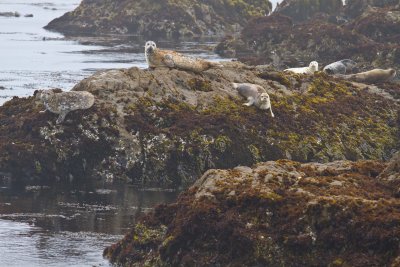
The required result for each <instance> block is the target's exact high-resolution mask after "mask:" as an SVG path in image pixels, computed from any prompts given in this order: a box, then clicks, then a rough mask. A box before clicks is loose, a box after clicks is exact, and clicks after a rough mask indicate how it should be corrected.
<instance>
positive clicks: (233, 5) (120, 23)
mask: <svg viewBox="0 0 400 267" xmlns="http://www.w3.org/2000/svg"><path fill="white" fill-rule="evenodd" d="M271 8H272V5H271V3H270V2H269V1H268V0H261V1H259V0H245V1H232V0H218V1H201V2H199V1H194V0H185V1H182V0H180V1H176V0H167V1H165V0H153V1H147V0H144V1H143V0H142V1H129V0H123V1H118V2H117V3H116V2H115V1H112V0H103V1H91V0H84V1H82V3H81V4H80V5H79V7H78V8H76V9H75V10H74V11H72V12H68V13H66V14H64V15H63V16H62V17H60V18H57V19H55V20H53V21H51V22H50V23H49V24H48V25H47V26H46V27H45V28H46V29H49V30H56V31H60V32H62V33H64V34H69V35H77V34H82V33H83V34H87V33H89V34H93V33H97V34H104V33H107V34H110V33H112V34H116V33H117V34H134V35H140V36H146V37H152V38H166V37H167V38H170V37H174V38H175V37H181V36H182V37H185V36H189V37H190V36H210V35H222V34H224V33H226V32H235V31H237V30H238V29H240V28H241V27H242V26H243V25H244V23H245V22H246V21H247V20H248V19H249V18H251V17H255V16H263V15H265V14H268V13H269V12H270V11H271Z"/></svg>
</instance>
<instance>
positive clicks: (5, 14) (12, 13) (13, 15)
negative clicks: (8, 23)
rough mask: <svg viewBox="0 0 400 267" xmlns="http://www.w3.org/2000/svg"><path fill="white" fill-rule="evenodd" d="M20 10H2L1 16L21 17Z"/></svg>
mask: <svg viewBox="0 0 400 267" xmlns="http://www.w3.org/2000/svg"><path fill="white" fill-rule="evenodd" d="M20 16H21V14H19V13H18V12H0V17H16V18H17V17H20Z"/></svg>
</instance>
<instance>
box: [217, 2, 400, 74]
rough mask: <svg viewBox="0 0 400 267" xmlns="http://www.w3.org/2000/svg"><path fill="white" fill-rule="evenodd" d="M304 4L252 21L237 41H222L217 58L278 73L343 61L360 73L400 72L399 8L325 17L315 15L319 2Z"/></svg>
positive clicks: (337, 11)
mask: <svg viewBox="0 0 400 267" xmlns="http://www.w3.org/2000/svg"><path fill="white" fill-rule="evenodd" d="M303 2H304V1H300V0H297V1H295V0H293V1H284V2H283V3H282V6H281V7H280V8H277V9H276V11H274V13H273V14H272V15H271V16H268V17H260V18H255V19H252V20H251V21H250V22H249V23H248V24H247V26H246V27H245V28H244V29H243V31H242V33H241V35H240V36H235V37H232V36H230V37H227V38H225V40H223V41H222V42H221V43H220V44H219V45H218V46H217V48H216V52H217V53H219V54H221V55H226V56H234V57H238V58H239V60H240V61H243V62H246V63H251V64H271V65H274V66H275V67H277V68H282V69H284V68H288V67H295V66H307V65H308V63H309V62H311V61H314V60H316V61H318V62H319V63H320V65H322V66H324V65H326V64H329V63H332V62H335V61H337V60H340V59H345V58H350V59H352V60H354V61H356V62H357V63H359V69H360V70H370V69H372V68H395V69H398V68H400V61H399V60H400V46H399V28H400V25H399V22H400V13H399V12H400V9H399V6H395V5H391V4H390V3H386V5H381V4H376V5H373V3H372V2H373V1H371V5H367V8H365V9H363V11H362V12H361V13H360V14H358V15H354V14H352V9H353V8H354V6H357V5H358V4H357V3H358V2H357V1H349V3H348V5H345V6H344V7H337V8H332V10H327V11H325V12H317V11H318V10H319V8H321V7H322V6H320V5H319V1H306V2H307V3H303ZM361 2H363V3H367V1H361ZM388 2H390V1H388ZM374 3H375V2H374ZM332 6H333V4H332ZM371 6H372V7H371ZM306 7H308V8H306ZM302 11H304V12H306V13H305V14H303V13H302ZM314 11H315V12H314ZM353 16H354V17H353Z"/></svg>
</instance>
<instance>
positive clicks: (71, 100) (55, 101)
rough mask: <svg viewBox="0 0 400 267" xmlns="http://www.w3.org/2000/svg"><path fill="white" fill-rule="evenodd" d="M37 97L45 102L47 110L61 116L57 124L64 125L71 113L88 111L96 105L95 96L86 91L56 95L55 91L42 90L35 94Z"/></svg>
mask: <svg viewBox="0 0 400 267" xmlns="http://www.w3.org/2000/svg"><path fill="white" fill-rule="evenodd" d="M35 96H36V98H37V99H39V100H41V101H42V102H43V104H44V106H45V107H46V110H48V111H50V112H52V113H55V114H59V117H58V119H57V121H56V123H57V124H60V123H62V122H63V121H64V119H65V116H67V114H68V113H69V112H71V111H74V110H78V109H88V108H91V107H92V106H93V104H94V96H93V95H92V94H91V93H89V92H84V91H71V92H61V93H55V92H54V91H53V90H40V91H37V92H35ZM46 110H45V111H46ZM45 111H43V112H45Z"/></svg>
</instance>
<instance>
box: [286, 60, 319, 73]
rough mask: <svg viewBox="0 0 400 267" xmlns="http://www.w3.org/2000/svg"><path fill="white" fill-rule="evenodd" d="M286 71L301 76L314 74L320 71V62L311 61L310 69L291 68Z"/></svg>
mask: <svg viewBox="0 0 400 267" xmlns="http://www.w3.org/2000/svg"><path fill="white" fill-rule="evenodd" d="M284 71H286V72H293V73H299V74H313V73H314V72H316V71H318V62H317V61H311V62H310V65H309V66H308V67H302V68H289V69H285V70H284Z"/></svg>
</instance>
